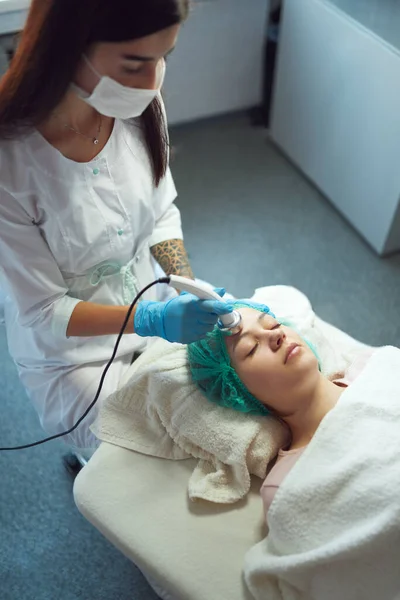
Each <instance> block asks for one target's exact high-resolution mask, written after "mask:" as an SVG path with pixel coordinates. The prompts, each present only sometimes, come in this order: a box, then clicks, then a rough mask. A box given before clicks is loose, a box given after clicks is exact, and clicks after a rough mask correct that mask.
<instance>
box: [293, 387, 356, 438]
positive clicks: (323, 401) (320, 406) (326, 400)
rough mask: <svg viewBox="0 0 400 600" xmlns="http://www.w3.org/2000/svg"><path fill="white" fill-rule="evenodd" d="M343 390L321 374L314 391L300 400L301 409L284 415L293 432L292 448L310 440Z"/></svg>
mask: <svg viewBox="0 0 400 600" xmlns="http://www.w3.org/2000/svg"><path fill="white" fill-rule="evenodd" d="M343 391H344V390H343V388H340V387H339V386H337V385H335V384H334V383H332V382H331V381H329V380H328V379H326V377H324V376H323V375H320V377H319V379H318V380H317V383H316V386H315V387H314V389H313V390H312V392H311V393H310V392H308V394H307V399H306V400H304V401H300V402H299V404H298V406H299V409H298V410H297V411H296V412H294V413H293V414H292V415H289V416H285V417H284V420H285V422H286V423H287V425H289V427H290V430H291V432H292V443H291V446H290V447H291V448H293V449H295V448H301V447H303V446H306V445H307V444H308V443H309V442H310V440H311V438H312V437H313V435H314V434H315V432H316V431H317V429H318V427H319V424H320V423H321V421H322V419H323V418H324V417H325V415H327V413H328V412H329V411H330V410H332V408H333V407H334V406H335V405H336V403H337V401H338V400H339V398H340V396H341V394H342V393H343Z"/></svg>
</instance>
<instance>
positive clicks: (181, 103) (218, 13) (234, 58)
mask: <svg viewBox="0 0 400 600" xmlns="http://www.w3.org/2000/svg"><path fill="white" fill-rule="evenodd" d="M268 13H269V0H208V1H206V2H196V3H195V4H194V8H193V11H192V14H191V15H190V17H189V19H188V21H187V22H186V23H185V24H184V25H183V27H182V31H181V34H180V39H179V41H178V45H177V47H176V50H175V52H174V53H173V54H172V55H171V57H170V59H169V61H168V65H167V77H166V82H165V87H164V98H165V102H166V106H167V112H168V120H169V123H170V124H173V123H181V122H184V121H191V120H194V119H199V118H203V117H209V116H214V115H218V114H221V113H227V112H230V111H236V110H242V109H247V108H249V107H253V106H256V105H258V104H259V103H260V102H261V98H262V81H263V69H264V64H263V58H264V57H263V54H264V43H265V38H266V29H267V15H268Z"/></svg>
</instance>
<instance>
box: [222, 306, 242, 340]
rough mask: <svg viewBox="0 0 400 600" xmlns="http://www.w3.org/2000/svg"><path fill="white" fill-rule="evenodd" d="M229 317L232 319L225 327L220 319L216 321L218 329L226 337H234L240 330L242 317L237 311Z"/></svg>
mask: <svg viewBox="0 0 400 600" xmlns="http://www.w3.org/2000/svg"><path fill="white" fill-rule="evenodd" d="M229 316H230V317H231V318H232V323H230V324H229V325H228V326H227V325H226V324H224V323H223V322H222V321H221V319H218V327H219V328H220V330H221V331H222V333H225V334H226V335H236V334H237V333H240V331H241V330H242V315H241V314H240V312H238V311H237V310H234V311H233V312H232V313H230V315H229Z"/></svg>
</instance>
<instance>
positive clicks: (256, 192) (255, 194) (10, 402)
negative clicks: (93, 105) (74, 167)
mask: <svg viewBox="0 0 400 600" xmlns="http://www.w3.org/2000/svg"><path fill="white" fill-rule="evenodd" d="M172 143H173V145H174V146H175V151H176V158H175V160H174V163H173V171H174V175H175V179H176V182H177V186H178V189H179V191H180V200H179V205H180V207H181V209H182V215H183V220H184V225H185V232H186V243H187V247H188V249H189V251H190V254H191V256H192V262H193V266H194V269H195V271H196V274H197V275H198V276H199V277H202V278H204V279H208V280H210V281H213V282H214V283H215V284H216V285H221V286H222V285H224V286H226V287H227V289H229V291H231V292H233V293H234V294H235V295H237V296H248V295H249V294H251V292H252V291H253V289H254V288H255V287H258V286H261V285H268V284H274V283H283V284H290V285H295V286H297V287H299V288H300V289H301V290H302V291H304V292H305V293H306V294H307V295H308V296H309V297H310V298H311V300H312V302H313V304H314V307H315V309H316V310H317V312H318V313H319V314H320V315H321V316H322V317H324V318H326V319H328V320H330V321H332V322H333V323H334V324H336V325H339V326H340V327H343V328H344V329H345V330H346V331H348V332H349V333H351V334H352V335H355V336H357V337H359V338H360V339H362V340H363V341H365V342H369V343H371V344H377V345H378V344H389V343H390V344H398V345H400V318H399V307H400V256H397V257H392V258H390V259H386V260H381V259H378V258H377V256H376V255H375V254H374V253H373V252H372V251H371V250H370V249H369V247H368V246H366V244H365V243H364V242H363V241H362V240H361V239H360V238H359V237H358V235H357V234H356V233H355V232H354V231H353V230H352V229H351V228H350V227H349V226H348V225H347V224H346V223H345V222H344V221H343V220H342V218H341V217H340V216H339V215H338V214H337V213H336V212H335V210H334V209H333V208H332V207H331V206H330V205H329V204H328V203H327V202H326V201H325V200H323V199H322V198H321V197H320V195H319V194H318V193H317V192H316V191H315V190H314V189H313V188H312V187H311V186H310V185H309V183H307V182H306V181H305V180H304V179H303V177H302V176H301V175H300V174H299V173H298V172H297V171H296V170H295V169H294V168H293V167H292V166H291V165H290V164H288V162H287V161H286V160H285V159H284V158H283V157H282V156H281V155H280V154H279V153H278V152H277V151H276V150H275V149H274V148H273V147H272V146H271V144H270V143H269V142H268V141H267V139H266V135H265V132H264V131H262V130H254V129H252V128H250V127H249V124H248V121H247V119H246V118H244V117H231V118H226V119H220V120H218V121H215V122H211V123H201V124H198V125H191V126H188V127H185V128H182V129H179V130H176V131H174V132H173V133H172ZM0 364H1V369H0V406H1V413H2V418H1V420H0V440H1V442H2V443H3V442H4V443H6V442H7V443H10V444H13V443H15V444H16V443H20V442H23V441H25V440H32V439H37V438H38V437H39V436H41V431H40V428H39V426H38V424H37V421H36V417H35V415H34V413H33V410H32V408H31V407H30V406H29V404H28V402H27V400H26V398H25V395H24V393H23V391H22V390H21V388H20V385H19V383H18V381H17V377H16V374H15V370H14V367H13V365H12V364H11V363H10V361H9V359H8V356H7V352H6V345H5V339H4V331H3V329H2V328H1V327H0ZM62 452H63V447H62V445H61V444H57V443H53V444H51V445H47V446H45V447H41V448H37V449H34V450H31V451H28V452H21V453H15V454H4V455H0V472H1V478H2V481H1V486H0V531H1V535H0V582H1V598H2V600H76V599H78V598H82V599H84V600H86V599H89V598H90V599H94V598H95V599H96V600H102V599H104V600H105V599H107V600H110V599H111V598H112V599H113V600H119V599H122V600H125V599H126V600H135V599H137V600H139V599H140V600H154V599H155V595H154V594H153V593H152V592H151V591H150V590H149V587H148V586H147V584H146V583H145V582H144V580H143V579H142V578H141V576H140V575H139V574H138V572H137V571H136V570H135V569H134V567H133V566H132V565H131V564H130V563H129V562H128V561H127V560H126V559H125V558H124V557H123V556H122V555H120V554H119V553H118V552H117V551H116V550H114V548H112V547H111V546H110V545H109V544H108V542H106V541H105V540H104V539H103V538H102V537H101V536H100V535H99V534H98V533H97V532H96V531H95V530H94V529H93V528H92V527H91V526H90V525H89V524H88V523H86V522H85V521H84V519H83V518H81V517H80V515H79V514H78V513H77V511H76V509H75V507H74V504H73V499H72V495H71V489H72V484H71V481H70V479H69V477H68V476H67V474H66V473H64V471H63V468H62V466H61V455H62Z"/></svg>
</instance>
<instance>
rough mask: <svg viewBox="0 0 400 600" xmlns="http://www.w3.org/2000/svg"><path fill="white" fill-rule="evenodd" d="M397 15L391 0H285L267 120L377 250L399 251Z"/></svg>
mask: <svg viewBox="0 0 400 600" xmlns="http://www.w3.org/2000/svg"><path fill="white" fill-rule="evenodd" d="M352 11H353V12H352ZM385 11H386V12H385ZM360 21H361V22H360ZM394 22H396V23H397V24H399V25H400V5H399V3H398V2H393V0H390V1H389V0H379V3H378V2H377V1H376V0H357V2H354V0H352V1H350V0H336V1H335V0H332V1H331V2H328V1H327V0H326V1H324V0H301V1H299V0H285V8H284V13H283V23H282V30H281V40H280V48H279V59H278V68H277V75H276V84H275V93H274V102H273V115H272V124H271V132H272V136H273V138H274V140H275V141H276V142H277V144H278V145H279V146H280V147H281V148H282V149H283V150H284V152H285V153H286V154H287V155H288V156H289V157H290V158H291V159H292V160H293V161H294V162H295V163H296V164H297V165H298V166H299V167H300V168H301V169H302V170H303V171H304V173H305V174H306V175H307V176H308V177H309V178H311V180H313V181H314V182H315V184H316V185H317V186H318V187H319V188H320V189H321V191H322V192H323V193H324V194H325V195H326V196H327V197H328V198H329V199H330V200H331V201H332V203H333V204H334V205H335V206H336V207H337V208H338V209H339V211H340V212H341V213H342V214H343V215H344V216H345V217H347V219H348V220H349V221H350V222H351V223H352V224H353V226H354V227H355V228H356V229H357V230H358V231H359V232H360V233H361V234H362V235H363V236H364V238H365V239H366V240H367V241H368V242H369V243H370V244H371V245H372V246H373V248H374V249H375V250H376V251H377V252H378V253H379V254H385V253H389V252H393V251H397V250H400V202H399V199H400V52H399V50H398V48H399V47H400V27H398V28H396V27H394V26H393V23H394ZM385 31H387V33H388V35H387V36H385ZM396 32H397V33H396Z"/></svg>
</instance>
